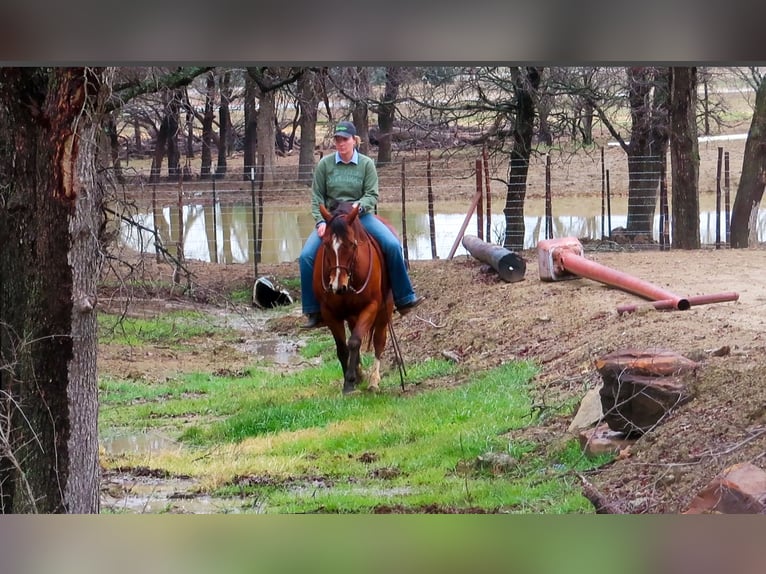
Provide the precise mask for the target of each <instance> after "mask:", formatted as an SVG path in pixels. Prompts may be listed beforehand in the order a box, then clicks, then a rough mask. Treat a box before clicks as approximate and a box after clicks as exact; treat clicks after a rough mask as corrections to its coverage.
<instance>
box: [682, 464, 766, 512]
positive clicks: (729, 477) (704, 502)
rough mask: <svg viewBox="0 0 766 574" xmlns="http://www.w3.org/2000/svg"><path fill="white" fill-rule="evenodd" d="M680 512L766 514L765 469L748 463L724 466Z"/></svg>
mask: <svg viewBox="0 0 766 574" xmlns="http://www.w3.org/2000/svg"><path fill="white" fill-rule="evenodd" d="M684 514H766V471H764V470H763V469H762V468H760V467H758V466H755V465H754V464H752V463H749V462H744V463H739V464H735V465H733V466H730V467H728V468H726V469H725V470H724V471H723V472H722V473H721V474H719V475H718V476H716V477H715V478H714V479H713V480H712V481H711V482H710V484H708V485H707V486H706V487H705V488H704V489H702V490H701V491H700V492H699V494H697V496H696V497H695V498H694V499H693V500H692V502H691V504H689V507H688V508H687V510H686V511H685V512H684Z"/></svg>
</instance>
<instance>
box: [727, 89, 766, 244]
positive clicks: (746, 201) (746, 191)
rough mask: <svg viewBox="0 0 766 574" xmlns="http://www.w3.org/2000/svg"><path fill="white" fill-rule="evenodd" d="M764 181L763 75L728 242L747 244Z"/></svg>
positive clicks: (765, 116)
mask: <svg viewBox="0 0 766 574" xmlns="http://www.w3.org/2000/svg"><path fill="white" fill-rule="evenodd" d="M764 185H766V77H764V78H761V81H760V84H759V85H758V91H757V92H756V96H755V110H754V112H753V119H752V121H751V123H750V130H749V131H748V133H747V141H746V142H745V153H744V156H743V158H742V175H741V176H740V179H739V186H738V187H737V194H736V196H735V198H734V205H733V206H732V211H731V246H732V247H735V248H742V247H748V246H749V244H750V238H751V234H752V232H753V230H754V229H755V221H756V217H757V216H758V209H759V208H760V205H761V199H762V198H763V190H764Z"/></svg>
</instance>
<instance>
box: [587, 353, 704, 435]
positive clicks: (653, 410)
mask: <svg viewBox="0 0 766 574" xmlns="http://www.w3.org/2000/svg"><path fill="white" fill-rule="evenodd" d="M697 366H698V364H697V363H696V362H694V361H691V360H689V359H687V358H686V357H684V356H682V355H679V354H678V353H674V352H673V351H664V350H660V351H636V350H632V349H629V350H622V351H616V352H614V353H609V354H608V355H604V356H603V357H601V358H600V359H597V360H596V369H597V370H598V372H599V374H600V375H601V378H602V380H603V383H604V384H603V386H602V387H601V391H600V393H599V394H600V396H601V408H602V410H603V412H604V421H605V422H606V423H607V424H608V425H609V428H611V429H612V430H614V431H618V432H622V433H625V434H626V436H629V437H630V436H636V435H639V436H640V435H642V434H644V433H646V432H647V431H649V430H651V429H652V428H653V427H655V426H656V425H657V424H659V423H660V421H662V419H663V418H664V417H665V415H666V414H667V413H668V412H669V411H670V410H672V409H674V408H676V407H677V406H679V405H681V404H683V403H685V402H687V401H688V400H689V399H691V396H692V394H691V391H690V390H689V388H688V385H687V380H688V379H687V375H688V374H689V373H693V372H694V370H695V369H696V367H697Z"/></svg>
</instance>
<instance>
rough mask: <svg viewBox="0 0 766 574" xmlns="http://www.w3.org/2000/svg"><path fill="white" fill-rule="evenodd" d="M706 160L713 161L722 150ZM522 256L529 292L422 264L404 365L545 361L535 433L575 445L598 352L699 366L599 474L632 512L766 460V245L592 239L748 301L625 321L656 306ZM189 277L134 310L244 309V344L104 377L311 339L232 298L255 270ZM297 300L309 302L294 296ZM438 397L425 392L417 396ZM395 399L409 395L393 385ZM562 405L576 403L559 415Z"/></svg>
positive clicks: (596, 257) (284, 271) (113, 365)
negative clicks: (683, 398)
mask: <svg viewBox="0 0 766 574" xmlns="http://www.w3.org/2000/svg"><path fill="white" fill-rule="evenodd" d="M701 151H702V152H703V153H709V154H713V153H714V150H712V149H711V150H704V149H703V150H701ZM703 159H704V158H703ZM709 163H710V162H709V161H707V162H705V165H709ZM709 171H710V170H708V172H709ZM712 175H713V177H714V174H712ZM710 177H711V174H710V173H707V172H705V171H704V169H703V174H702V177H701V182H700V185H701V187H703V186H705V185H708V186H709V185H710V182H709V181H707V180H709V178H710ZM703 180H705V181H703ZM296 200H302V199H300V198H297V199H296ZM305 201H306V202H307V201H308V197H306V198H305ZM381 201H382V202H386V201H390V202H391V203H396V201H397V198H393V197H392V198H385V197H383V198H381ZM521 255H522V256H523V257H524V259H525V261H526V263H527V270H526V275H525V279H524V280H523V281H521V282H518V283H505V282H503V281H502V280H500V279H499V278H498V277H497V275H496V274H494V273H493V272H489V271H488V270H487V269H486V268H485V267H486V266H484V265H483V264H482V263H481V262H479V261H477V260H476V259H474V258H472V257H471V256H467V255H462V256H458V257H455V258H454V259H453V260H450V261H447V260H435V261H413V262H411V277H412V280H413V283H414V285H415V287H416V290H417V292H418V293H419V294H421V295H424V296H426V297H427V300H426V302H425V303H424V304H423V305H422V306H421V307H419V308H418V309H417V310H416V311H415V312H413V313H411V314H410V315H408V316H407V317H404V318H401V317H398V316H396V319H395V323H394V326H395V329H396V332H397V334H398V337H399V341H400V346H401V349H402V353H403V356H404V359H405V361H407V362H416V361H421V360H423V359H426V358H428V357H444V356H449V357H452V358H454V359H457V360H458V361H459V363H460V365H461V366H462V367H463V370H462V372H463V375H461V377H464V376H465V375H466V373H468V372H470V371H472V370H479V369H487V368H491V367H493V366H496V365H499V364H501V363H503V362H506V361H512V360H518V359H526V360H532V361H535V362H536V363H538V364H539V365H540V372H539V375H538V376H537V378H536V380H535V381H534V383H535V386H534V388H535V405H536V407H535V410H536V413H537V414H539V415H540V416H541V421H542V426H541V427H537V428H536V429H535V430H534V431H533V432H532V431H530V432H528V433H527V434H526V435H525V437H524V438H527V439H531V440H537V441H540V442H551V441H560V440H562V437H565V436H566V432H567V427H568V425H569V422H570V421H571V417H572V414H573V408H575V406H576V402H577V401H579V399H580V398H581V397H582V396H583V395H584V394H585V392H586V391H587V390H589V389H591V388H593V387H594V386H596V385H598V383H599V381H600V379H599V376H598V373H597V372H596V370H595V368H594V361H595V360H596V359H597V358H599V357H601V356H603V355H604V354H606V353H610V352H612V351H617V350H621V349H638V350H641V351H651V350H659V349H664V350H671V351H675V352H677V353H680V354H683V355H685V356H687V357H690V358H692V359H694V360H696V361H698V362H699V367H698V369H697V372H696V375H695V377H694V382H693V391H694V398H693V400H692V401H690V402H689V403H687V404H685V405H683V406H680V407H679V408H678V409H677V410H676V411H674V412H673V413H672V414H671V416H669V417H668V418H667V419H666V420H665V421H664V422H663V424H661V425H659V426H658V427H656V428H655V429H654V430H653V431H651V432H650V433H648V434H647V435H645V436H644V437H643V438H641V439H640V440H638V442H637V443H636V444H635V445H634V446H633V447H632V448H631V449H630V451H629V452H628V453H625V456H623V457H621V458H620V459H619V460H617V461H615V462H614V463H612V464H610V465H608V466H606V467H604V468H602V469H601V470H599V471H597V472H594V473H592V474H590V475H589V476H588V477H587V479H588V480H589V481H590V482H591V483H592V484H593V486H594V487H595V489H596V490H597V491H598V492H599V493H600V494H601V495H602V496H603V499H604V501H606V502H608V503H609V504H611V505H612V506H613V508H614V509H617V510H618V511H621V512H629V513H677V512H681V511H683V510H684V509H685V508H686V506H687V505H688V504H689V502H690V501H691V499H692V498H693V496H694V495H695V494H696V492H698V491H699V490H700V489H701V488H702V487H704V486H705V485H706V484H707V483H708V482H709V481H710V480H711V479H712V478H713V477H714V476H715V475H716V474H718V473H719V472H721V471H722V470H723V469H724V468H726V467H727V466H729V465H731V464H734V463H737V462H745V461H749V462H754V463H755V464H756V465H758V466H760V467H762V468H763V467H764V466H766V456H765V455H766V352H765V350H766V335H764V331H765V329H764V327H765V323H766V273H764V269H766V248H764V246H763V245H761V246H758V247H756V248H752V249H744V250H728V249H722V250H715V249H701V250H696V251H681V250H672V251H664V252H660V251H658V250H651V249H649V250H632V249H629V248H624V247H620V246H619V245H616V244H613V243H610V242H602V243H595V244H594V243H591V244H586V252H585V255H586V257H587V258H589V259H592V260H593V261H596V262H598V263H601V264H603V265H606V266H609V267H612V268H614V269H617V270H619V271H623V272H625V273H628V274H631V275H634V276H636V277H638V278H641V279H644V280H646V281H650V282H652V283H654V284H656V285H658V286H660V287H662V288H664V289H667V290H668V291H672V292H674V293H677V294H679V295H682V296H692V295H702V294H710V293H718V292H731V291H733V292H736V293H738V295H739V299H738V300H737V301H735V302H725V303H716V304H711V305H703V306H693V307H692V308H691V309H689V310H687V311H656V310H653V309H651V308H649V307H647V306H644V308H642V309H641V310H639V311H637V312H634V313H629V314H619V313H618V312H617V306H618V305H623V304H629V303H645V301H644V300H642V299H641V298H639V297H637V296H635V295H631V294H629V293H627V292H625V291H622V290H620V289H616V288H612V287H608V286H606V285H604V284H602V283H599V282H596V281H593V280H591V279H585V278H577V279H572V280H566V281H556V282H546V281H542V280H541V279H540V275H539V272H538V264H537V253H536V251H534V250H531V251H525V252H523V253H521ZM187 269H188V270H189V272H190V273H191V275H190V276H189V277H190V279H189V280H190V282H191V284H192V286H193V287H194V289H193V290H192V291H191V292H189V293H182V290H181V289H178V290H176V291H173V292H170V291H167V290H164V291H156V290H154V291H143V292H138V291H133V292H132V293H131V295H132V296H133V297H134V298H135V300H134V301H133V302H132V303H131V304H130V306H129V307H128V311H129V312H130V313H156V312H162V311H164V310H169V309H173V308H178V307H182V308H188V307H193V308H196V309H209V310H211V311H212V312H213V313H217V312H219V311H220V309H222V308H228V309H230V310H231V309H237V308H238V309H239V310H240V313H241V317H242V321H241V324H240V325H239V327H240V329H241V330H242V338H241V339H240V340H237V339H236V338H231V337H229V338H228V340H224V338H223V337H216V336H211V337H204V338H200V340H199V341H198V342H197V346H196V348H195V350H194V351H193V352H191V353H182V352H180V351H176V350H171V349H162V348H153V349H152V350H151V351H137V350H131V349H124V348H117V347H113V346H109V345H105V346H103V347H102V348H101V350H100V354H99V364H100V370H101V373H102V374H111V375H114V376H120V377H126V376H133V377H138V376H143V377H146V378H149V379H162V378H164V377H165V376H169V375H172V374H175V373H177V372H179V371H182V370H183V371H193V370H207V371H211V372H215V371H225V370H231V371H234V370H236V369H239V368H242V367H244V366H246V365H248V364H251V363H252V361H253V360H254V358H255V357H256V356H257V352H258V351H257V350H258V341H259V340H261V341H263V342H264V344H268V345H271V346H272V347H274V346H276V347H279V346H280V345H281V346H282V347H283V348H290V347H291V346H292V347H295V346H297V345H299V344H300V342H301V340H302V339H304V338H305V336H306V333H305V332H304V331H302V330H301V329H300V325H301V323H302V322H303V321H304V318H303V317H302V316H301V315H300V306H299V305H294V306H291V307H288V308H281V309H278V310H257V309H252V308H248V307H246V306H240V307H237V306H235V305H233V304H232V303H231V302H230V301H229V300H227V297H226V295H227V294H228V293H230V292H232V290H235V289H248V288H252V285H253V281H254V275H253V269H252V266H251V265H244V264H243V265H211V264H205V263H199V262H189V263H188V266H187ZM134 272H135V275H134V277H135V276H143V277H145V278H151V279H153V280H158V279H160V280H165V281H166V282H167V283H170V282H171V279H172V275H173V268H172V267H171V266H170V265H168V264H159V265H158V264H156V263H155V262H154V261H153V259H145V260H144V261H142V262H141V265H139V266H138V267H136V268H135V269H134ZM259 275H268V276H270V277H272V278H273V279H275V280H276V281H277V282H281V283H285V282H288V283H289V280H290V279H293V278H296V277H297V275H298V266H297V263H296V262H291V263H283V264H279V265H270V266H264V265H261V266H259ZM113 279H114V278H113V277H112V285H113V286H112V287H109V288H104V289H103V290H102V296H101V297H102V298H101V305H102V309H106V308H111V309H115V308H118V307H120V306H121V305H122V302H121V300H119V299H118V298H119V297H123V296H125V295H126V294H127V293H126V292H125V291H124V289H119V288H116V287H115V286H114V281H113ZM185 282H186V280H185V279H184V281H183V282H182V283H185ZM292 294H293V295H294V298H295V299H296V301H297V300H298V299H299V294H298V292H297V290H292ZM243 341H245V342H246V343H247V344H243ZM386 353H387V354H386V360H385V361H384V365H383V367H384V369H393V368H394V366H393V363H392V359H393V354H392V350H391V346H390V345H389V349H388V350H387V351H386ZM280 368H290V365H288V364H283V365H281V367H280ZM459 382H460V380H456V381H453V382H452V384H455V383H459ZM338 384H339V389H338V390H339V392H340V382H339V383H338ZM427 391H428V387H427V385H424V386H421V387H420V388H418V390H417V392H427ZM384 392H392V393H393V392H400V389H399V387H398V385H397V386H395V387H391V388H388V389H385V388H384ZM410 392H415V391H414V389H410ZM566 402H568V404H569V408H562V404H563V403H566ZM511 438H514V437H511Z"/></svg>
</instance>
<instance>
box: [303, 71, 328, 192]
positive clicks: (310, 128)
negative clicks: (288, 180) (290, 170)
mask: <svg viewBox="0 0 766 574" xmlns="http://www.w3.org/2000/svg"><path fill="white" fill-rule="evenodd" d="M297 88H298V106H299V107H300V116H299V118H298V124H299V125H300V129H301V149H300V152H299V155H298V181H300V182H302V183H306V184H308V185H311V181H312V176H313V172H314V147H315V146H316V129H317V107H318V106H319V100H320V99H321V94H322V92H323V89H322V83H321V76H320V75H319V74H317V72H315V71H313V70H306V71H305V72H304V73H303V75H302V76H301V77H300V78H298V86H297Z"/></svg>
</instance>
